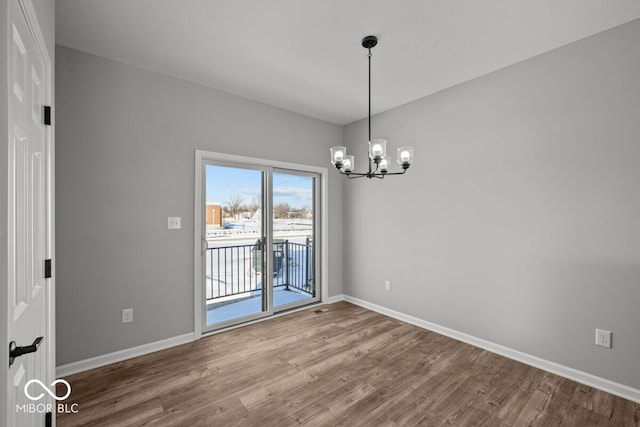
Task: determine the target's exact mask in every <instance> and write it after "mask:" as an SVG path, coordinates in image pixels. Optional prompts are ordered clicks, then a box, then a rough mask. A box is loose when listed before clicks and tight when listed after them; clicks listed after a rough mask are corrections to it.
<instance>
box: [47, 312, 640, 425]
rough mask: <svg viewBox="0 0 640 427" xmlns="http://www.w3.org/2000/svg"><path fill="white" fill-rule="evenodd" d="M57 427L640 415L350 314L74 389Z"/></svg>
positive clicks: (135, 367)
mask: <svg viewBox="0 0 640 427" xmlns="http://www.w3.org/2000/svg"><path fill="white" fill-rule="evenodd" d="M66 379H67V380H68V381H69V382H70V383H71V386H72V390H73V392H72V394H71V396H70V397H69V399H67V401H66V402H64V403H68V404H70V403H77V404H78V413H76V414H62V415H58V426H60V427H65V426H189V427H195V426H278V427H281V426H295V425H309V426H316V425H318V426H320V425H326V426H414V425H416V426H417V425H425V426H441V425H460V426H559V425H561V426H580V427H586V426H612V427H613V426H615V427H626V426H629V427H632V426H636V427H638V426H640V405H639V404H636V403H633V402H630V401H628V400H625V399H622V398H619V397H616V396H613V395H611V394H608V393H604V392H602V391H599V390H596V389H593V388H591V387H587V386H584V385H581V384H578V383H576V382H573V381H570V380H567V379H564V378H562V377H559V376H557V375H553V374H550V373H547V372H544V371H541V370H539V369H536V368H533V367H530V366H527V365H524V364H521V363H518V362H515V361H513V360H510V359H507V358H504V357H501V356H498V355H495V354H493V353H490V352H488V351H485V350H482V349H480V348H477V347H473V346H471V345H468V344H464V343H461V342H459V341H455V340H453V339H450V338H447V337H444V336H442V335H438V334H436V333H434V332H430V331H427V330H424V329H421V328H418V327H416V326H413V325H409V324H407V323H403V322H401V321H398V320H395V319H392V318H389V317H386V316H383V315H381V314H378V313H375V312H372V311H369V310H367V309H364V308H361V307H358V306H355V305H352V304H349V303H346V302H339V303H336V304H331V305H326V306H321V307H320V308H319V307H315V308H311V309H309V310H304V311H300V312H297V313H292V314H289V315H286V316H281V317H277V318H273V319H270V320H267V321H264V322H261V323H257V324H253V325H249V326H245V327H243V328H239V329H235V330H232V331H228V332H224V333H221V334H217V335H213V336H210V337H207V338H203V339H201V340H199V341H196V342H193V343H189V344H185V345H182V346H179V347H174V348H171V349H168V350H163V351H160V352H157V353H154V354H149V355H146V356H141V357H138V358H135V359H130V360H127V361H124V362H120V363H116V364H113V365H109V366H105V367H102V368H98V369H94V370H91V371H87V372H83V373H80V374H77V375H73V376H70V377H68V378H66Z"/></svg>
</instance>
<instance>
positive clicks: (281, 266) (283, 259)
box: [206, 239, 315, 300]
mask: <svg viewBox="0 0 640 427" xmlns="http://www.w3.org/2000/svg"><path fill="white" fill-rule="evenodd" d="M206 256H207V259H206V276H207V282H206V283H207V285H206V286H207V289H206V297H207V300H213V299H218V298H223V297H228V296H233V295H240V294H250V293H251V292H257V291H260V290H261V289H262V270H263V269H262V265H263V256H262V245H261V244H260V243H256V244H250V245H234V246H222V247H217V248H209V249H207V253H206ZM272 266H273V286H274V289H276V288H284V289H285V290H291V289H290V288H294V289H295V290H297V291H300V292H304V293H306V294H310V295H314V294H315V292H314V284H313V244H312V242H311V240H310V239H306V242H305V243H293V242H289V241H288V240H284V241H275V242H274V243H273V263H272Z"/></svg>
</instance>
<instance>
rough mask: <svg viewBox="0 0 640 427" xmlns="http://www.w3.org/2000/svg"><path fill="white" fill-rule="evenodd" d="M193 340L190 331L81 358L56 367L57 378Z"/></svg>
mask: <svg viewBox="0 0 640 427" xmlns="http://www.w3.org/2000/svg"><path fill="white" fill-rule="evenodd" d="M193 340H194V335H193V332H190V333H188V334H183V335H178V336H176V337H171V338H167V339H164V340H160V341H155V342H151V343H149V344H143V345H139V346H137V347H132V348H127V349H124V350H120V351H114V352H113V353H108V354H105V355H102V356H97V357H92V358H90V359H85V360H79V361H77V362H73V363H69V364H67V365H62V366H58V367H57V368H56V378H63V377H66V376H68V375H73V374H77V373H78V372H83V371H88V370H89V369H95V368H99V367H101V366H105V365H110V364H112V363H116V362H121V361H123V360H126V359H131V358H132V357H138V356H143V355H145V354H149V353H153V352H155V351H159V350H164V349H167V348H170V347H175V346H177V345H181V344H186V343H188V342H191V341H193Z"/></svg>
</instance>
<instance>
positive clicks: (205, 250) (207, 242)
mask: <svg viewBox="0 0 640 427" xmlns="http://www.w3.org/2000/svg"><path fill="white" fill-rule="evenodd" d="M203 243H204V244H203ZM200 248H201V250H202V255H204V254H206V253H207V249H209V241H208V240H207V239H205V238H204V237H200Z"/></svg>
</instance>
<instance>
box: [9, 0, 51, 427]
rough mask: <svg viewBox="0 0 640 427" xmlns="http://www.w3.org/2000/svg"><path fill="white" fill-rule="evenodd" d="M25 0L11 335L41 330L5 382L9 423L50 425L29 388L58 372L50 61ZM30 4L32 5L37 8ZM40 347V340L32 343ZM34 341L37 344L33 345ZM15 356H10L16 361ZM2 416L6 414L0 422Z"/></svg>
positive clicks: (12, 29) (13, 18)
mask: <svg viewBox="0 0 640 427" xmlns="http://www.w3.org/2000/svg"><path fill="white" fill-rule="evenodd" d="M25 3H29V5H28V6H30V2H24V1H20V0H10V1H9V4H10V6H9V21H10V22H9V43H8V52H7V58H8V61H7V66H8V76H9V99H8V102H9V141H8V143H9V212H8V219H9V224H8V236H9V239H8V240H9V241H8V244H9V250H8V256H9V269H8V276H9V277H8V284H9V294H8V295H9V298H8V301H7V303H8V337H9V341H10V342H12V343H11V344H10V350H11V349H12V348H14V347H15V346H18V347H27V348H25V349H24V350H25V351H28V350H29V348H28V347H29V346H30V345H32V344H34V343H36V342H37V341H36V340H37V339H38V338H39V337H42V340H41V342H40V345H39V346H37V347H38V350H37V351H33V352H29V353H28V354H24V355H20V356H19V357H16V358H15V359H14V360H13V363H11V365H10V367H9V375H8V384H7V387H8V389H7V397H8V402H7V404H8V405H7V408H8V411H7V417H8V418H7V420H6V425H7V426H21V427H22V426H24V427H29V426H38V427H40V426H44V425H45V417H46V412H48V409H49V410H50V409H52V406H49V405H52V403H53V402H52V399H51V397H50V395H49V394H48V393H43V391H44V390H42V389H37V388H38V384H34V385H31V386H30V387H34V389H33V390H30V393H28V394H29V395H30V396H38V395H40V394H43V397H41V398H40V399H36V400H32V399H31V398H29V397H28V396H27V394H26V393H25V390H24V388H25V384H26V383H27V382H28V381H30V380H34V379H35V380H39V381H41V382H42V384H44V385H46V386H48V385H49V384H50V382H51V381H50V377H51V376H52V372H51V367H50V366H49V364H50V363H51V360H49V359H50V354H48V353H49V352H48V351H47V349H50V348H51V343H49V342H48V340H50V339H53V337H52V336H50V335H51V334H50V332H51V331H50V329H49V327H48V326H49V325H48V320H49V318H48V316H49V314H48V313H49V310H50V308H51V307H49V306H48V304H51V299H50V298H48V289H47V285H48V284H47V280H45V257H46V256H47V252H48V250H49V245H50V243H51V242H50V241H47V235H48V234H50V230H48V229H47V219H48V209H47V204H46V203H47V199H46V196H47V186H46V185H47V184H48V177H47V175H48V173H49V172H48V169H47V160H48V159H47V158H46V156H47V151H46V138H47V137H46V129H45V126H44V123H43V120H44V105H43V104H44V100H45V96H46V95H47V92H46V90H48V88H46V87H45V86H46V85H47V84H48V83H49V76H48V75H47V74H48V73H49V72H50V71H49V67H48V66H47V64H48V61H47V60H46V59H45V57H46V53H45V54H44V56H43V52H42V51H41V46H42V44H41V43H38V41H36V40H37V36H36V34H38V32H39V30H34V28H33V26H32V24H33V23H35V22H36V21H35V20H34V19H28V18H27V15H31V13H29V12H26V11H28V10H29V8H28V7H25ZM31 11H33V8H32V7H31ZM34 347H35V346H34ZM33 349H35V348H32V350H33ZM10 362H11V361H10ZM1 423H4V422H3V421H0V424H1Z"/></svg>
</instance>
